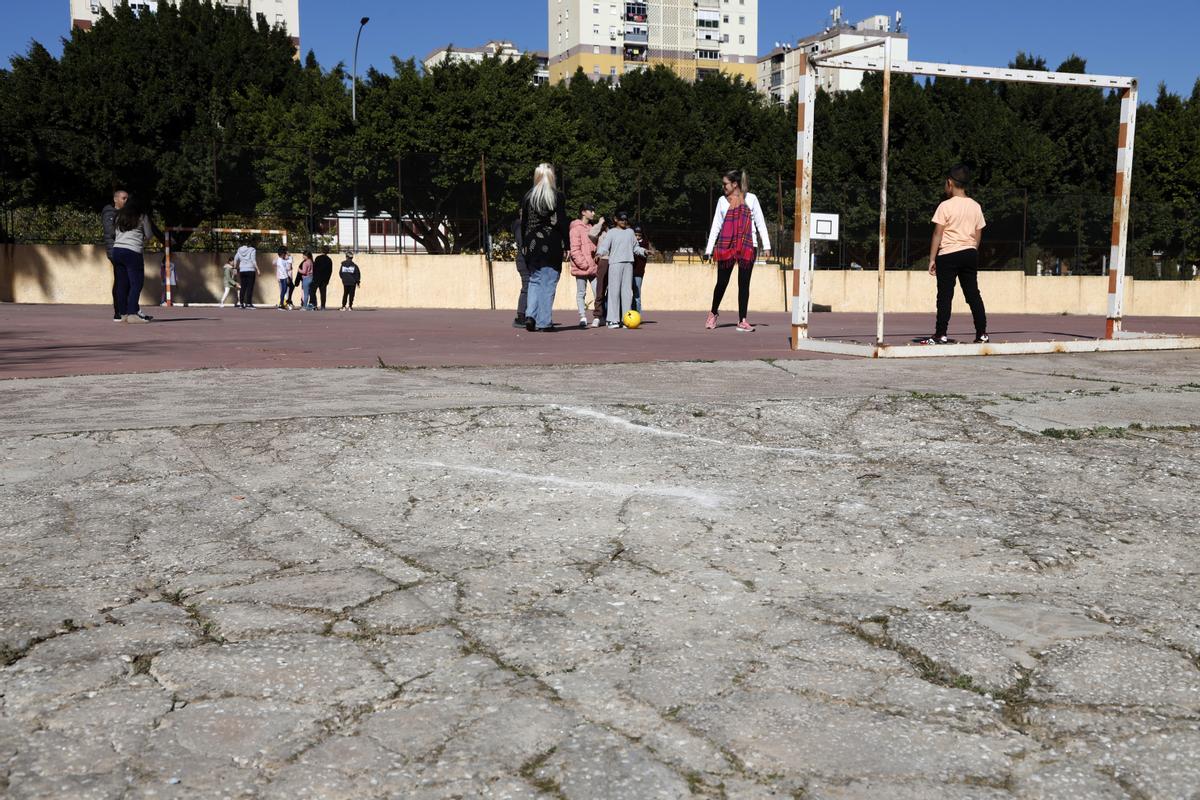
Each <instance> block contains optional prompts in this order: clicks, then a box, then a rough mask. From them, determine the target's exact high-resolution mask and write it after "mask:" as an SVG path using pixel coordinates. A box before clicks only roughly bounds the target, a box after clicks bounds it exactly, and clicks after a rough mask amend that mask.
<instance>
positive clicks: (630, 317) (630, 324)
mask: <svg viewBox="0 0 1200 800" xmlns="http://www.w3.org/2000/svg"><path fill="white" fill-rule="evenodd" d="M623 321H624V322H625V327H626V328H636V327H637V326H638V325H641V324H642V315H641V314H639V313H638V312H636V311H634V310H633V309H632V308H631V309H629V310H628V311H626V312H625V316H624V318H623Z"/></svg>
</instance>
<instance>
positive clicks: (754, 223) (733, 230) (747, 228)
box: [704, 170, 771, 333]
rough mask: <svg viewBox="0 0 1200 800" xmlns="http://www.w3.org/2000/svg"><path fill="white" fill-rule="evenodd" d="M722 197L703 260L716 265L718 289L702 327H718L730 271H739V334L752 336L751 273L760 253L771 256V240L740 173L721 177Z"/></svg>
mask: <svg viewBox="0 0 1200 800" xmlns="http://www.w3.org/2000/svg"><path fill="white" fill-rule="evenodd" d="M721 184H722V189H723V192H724V196H723V197H721V199H720V200H718V201H717V211H716V213H715V214H713V222H712V229H711V230H710V231H709V232H708V245H707V246H706V247H705V248H704V255H705V257H706V258H715V259H716V262H717V285H716V287H715V288H714V289H713V301H712V309H711V310H710V311H709V312H708V319H707V321H705V323H704V327H705V328H707V329H709V330H712V329H713V328H715V327H717V316H718V309H719V308H720V305H721V298H722V297H724V296H725V289H726V287H728V286H729V278H730V276H731V275H732V274H733V268H734V266H735V265H736V266H737V268H738V324H737V330H738V332H739V333H752V332H753V331H754V327H753V326H752V325H751V324H750V322H749V321H748V320H747V319H746V315H747V310H748V309H747V307H748V306H749V305H750V271H751V269H752V268H753V267H754V262H755V260H756V259H757V257H758V252H759V251H760V250H761V251H762V253H763V255H764V256H770V255H771V237H770V234H768V233H767V220H766V218H765V217H764V216H763V212H762V204H761V203H760V202H758V198H757V197H755V196H754V195H753V194H751V193H750V192H749V191H747V189H748V188H749V180H748V179H747V178H746V173H745V171H743V170H730V171H729V172H726V173H725V174H724V175H722V176H721Z"/></svg>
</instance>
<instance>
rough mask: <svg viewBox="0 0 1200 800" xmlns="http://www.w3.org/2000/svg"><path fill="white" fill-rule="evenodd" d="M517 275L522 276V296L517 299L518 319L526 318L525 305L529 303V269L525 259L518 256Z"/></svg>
mask: <svg viewBox="0 0 1200 800" xmlns="http://www.w3.org/2000/svg"><path fill="white" fill-rule="evenodd" d="M517 274H518V275H520V276H521V294H520V296H519V297H517V317H518V318H519V319H524V318H525V305H526V303H528V302H529V267H527V266H525V259H524V258H522V257H521V255H520V254H517Z"/></svg>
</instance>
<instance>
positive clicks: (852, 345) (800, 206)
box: [791, 37, 1200, 358]
mask: <svg viewBox="0 0 1200 800" xmlns="http://www.w3.org/2000/svg"><path fill="white" fill-rule="evenodd" d="M891 41H892V40H891V38H890V37H883V38H879V39H871V40H868V41H866V42H863V43H860V44H856V45H853V46H851V47H846V48H843V49H840V50H834V51H831V52H827V53H822V54H819V55H814V54H810V53H807V52H806V53H802V54H801V55H800V64H799V86H798V87H797V88H798V93H799V97H798V101H799V102H798V110H797V115H796V206H795V228H794V231H793V264H794V268H793V272H792V324H791V349H793V350H814V351H820V352H828V353H845V354H847V355H861V356H868V357H875V358H879V357H908V356H918V355H922V356H924V355H928V356H935V355H998V354H1019V353H1053V352H1095V351H1101V350H1150V349H1154V350H1162V349H1184V348H1189V349H1190V348H1200V337H1182V336H1166V335H1155V334H1134V333H1126V332H1124V331H1123V330H1122V316H1123V313H1124V295H1125V261H1126V256H1127V253H1128V236H1129V207H1130V190H1131V186H1132V182H1133V144H1134V133H1135V130H1136V122H1137V102H1138V84H1137V79H1136V78H1131V77H1124V76H1117V75H1087V74H1080V73H1068V72H1046V71H1040V70H1023V69H1013V68H1002V67H976V66H967V65H962V64H941V63H934V62H928V61H897V60H893V58H892V46H891ZM818 67H819V68H828V69H850V70H858V71H861V72H882V73H883V123H882V124H883V130H882V140H883V141H882V147H881V154H880V177H881V180H880V187H879V264H878V274H879V286H878V295H877V308H876V330H875V342H874V344H873V345H868V344H862V343H856V342H839V341H826V340H818V339H813V338H811V337H810V336H809V316H810V311H809V309H810V307H811V301H812V288H813V287H812V276H811V273H810V272H809V270H807V269H800V268H799V266H800V265H803V264H808V262H809V255H810V253H811V252H812V229H811V226H812V190H813V136H814V111H815V108H816V100H817V81H816V68H818ZM893 73H895V74H899V75H913V76H918V75H925V76H929V77H936V78H961V79H970V80H989V81H1003V82H1010V83H1028V84H1043V85H1050V86H1064V87H1083V88H1099V89H1111V90H1117V91H1120V92H1121V119H1120V128H1119V133H1118V137H1117V162H1116V179H1115V181H1114V184H1113V215H1112V235H1111V240H1110V243H1109V248H1110V249H1109V266H1108V303H1107V318H1106V321H1105V331H1104V338H1103V339H1094V340H1086V341H1077V342H1071V343H1065V342H1061V341H1045V342H992V343H986V344H970V345H965V344H964V345H949V346H938V347H924V346H900V347H897V346H892V345H888V344H887V343H886V342H885V341H884V298H885V287H886V280H887V263H886V253H887V249H886V248H887V184H888V128H889V124H890V117H891V108H890V100H891V76H892V74H893ZM1066 344H1070V345H1071V346H1070V347H1065V346H1064V345H1066Z"/></svg>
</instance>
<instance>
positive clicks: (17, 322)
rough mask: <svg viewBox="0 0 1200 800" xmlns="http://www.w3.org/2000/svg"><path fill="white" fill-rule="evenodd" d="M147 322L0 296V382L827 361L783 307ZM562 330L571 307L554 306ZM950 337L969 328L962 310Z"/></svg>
mask: <svg viewBox="0 0 1200 800" xmlns="http://www.w3.org/2000/svg"><path fill="white" fill-rule="evenodd" d="M146 311H147V312H148V313H150V314H152V315H155V316H156V318H157V319H156V321H155V322H153V323H151V324H150V325H120V324H114V323H113V322H112V312H111V309H110V308H108V307H101V306H35V305H12V304H0V342H2V345H3V346H2V347H0V378H10V377H51V376H64V375H80V374H92V373H123V372H156V371H159V370H167V369H212V368H233V367H242V368H245V367H289V368H292V367H343V366H357V367H373V366H377V365H378V364H379V362H380V361H383V362H384V363H386V364H390V365H397V366H411V367H435V366H496V365H520V364H560V365H561V364H599V363H623V362H624V363H627V362H646V361H693V360H730V359H755V358H773V359H787V358H808V359H811V358H828V356H821V355H815V354H812V353H794V352H792V351H791V350H789V349H788V337H789V336H790V335H791V318H790V316H789V315H787V314H780V313H774V314H752V315H751V319H752V320H753V321H754V322H755V323H756V324H757V325H758V330H757V331H756V332H755V333H753V334H741V333H736V332H735V331H734V325H735V323H736V322H737V320H736V319H734V317H736V312H734V313H723V314H722V316H721V320H720V327H719V328H718V329H717V330H715V331H705V330H704V317H705V314H704V312H679V311H675V312H654V311H648V312H647V314H646V318H647V319H646V323H645V324H644V325H643V326H642V327H641V328H640V329H638V330H636V331H628V330H618V331H609V330H607V329H588V330H579V329H578V328H573V327H564V328H562V329H561V330H557V331H555V332H553V333H550V334H546V333H527V332H526V331H525V330H524V329H519V330H517V329H513V328H512V327H511V322H512V317H513V315H512V313H511V312H507V311H467V310H437V309H420V310H396V309H387V310H373V309H371V308H369V307H367V308H363V309H359V310H356V311H354V312H353V313H349V312H339V311H336V310H333V309H330V310H327V311H324V312H308V311H290V312H285V311H279V310H277V309H272V308H261V307H260V308H258V309H256V310H252V311H251V310H247V311H241V310H238V309H235V308H232V307H227V308H223V309H222V308H213V307H190V308H186V307H178V306H177V307H174V308H154V307H150V308H147V309H146ZM555 320H556V321H557V322H558V323H560V324H561V325H564V326H568V325H572V324H574V323H577V321H578V317H577V316H576V315H575V314H574V313H570V312H561V311H560V312H556V314H555ZM989 323H990V329H991V333H992V338H993V339H994V340H995V341H1030V340H1034V339H1036V340H1047V339H1050V340H1060V339H1062V340H1065V339H1076V338H1095V337H1097V336H1100V335H1102V334H1103V331H1104V319H1103V318H1100V317H1066V316H1035V315H1019V316H1018V315H1002V314H997V315H992V316H991V317H990V318H989ZM1126 329H1127V330H1133V331H1138V330H1146V331H1155V332H1162V333H1186V334H1191V335H1196V336H1200V319H1196V318H1190V317H1158V318H1132V319H1129V320H1127V324H1126ZM812 331H813V336H823V337H828V338H853V339H856V340H858V341H864V342H865V341H873V339H874V334H875V315H874V314H815V315H814V316H813V322H812ZM887 332H888V334H889V335H888V337H887V339H888V341H889V342H892V343H895V344H905V343H908V342H909V340H911V339H912V338H913V337H917V336H928V335H929V334H930V333H932V332H933V315H932V314H889V315H888V317H887ZM950 333H951V335H952V336H957V337H958V338H959V339H960V340H962V341H970V340H971V339H972V338H973V332H972V328H971V320H970V315H969V314H956V315H955V316H954V317H953V318H952V320H951V328H950Z"/></svg>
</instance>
